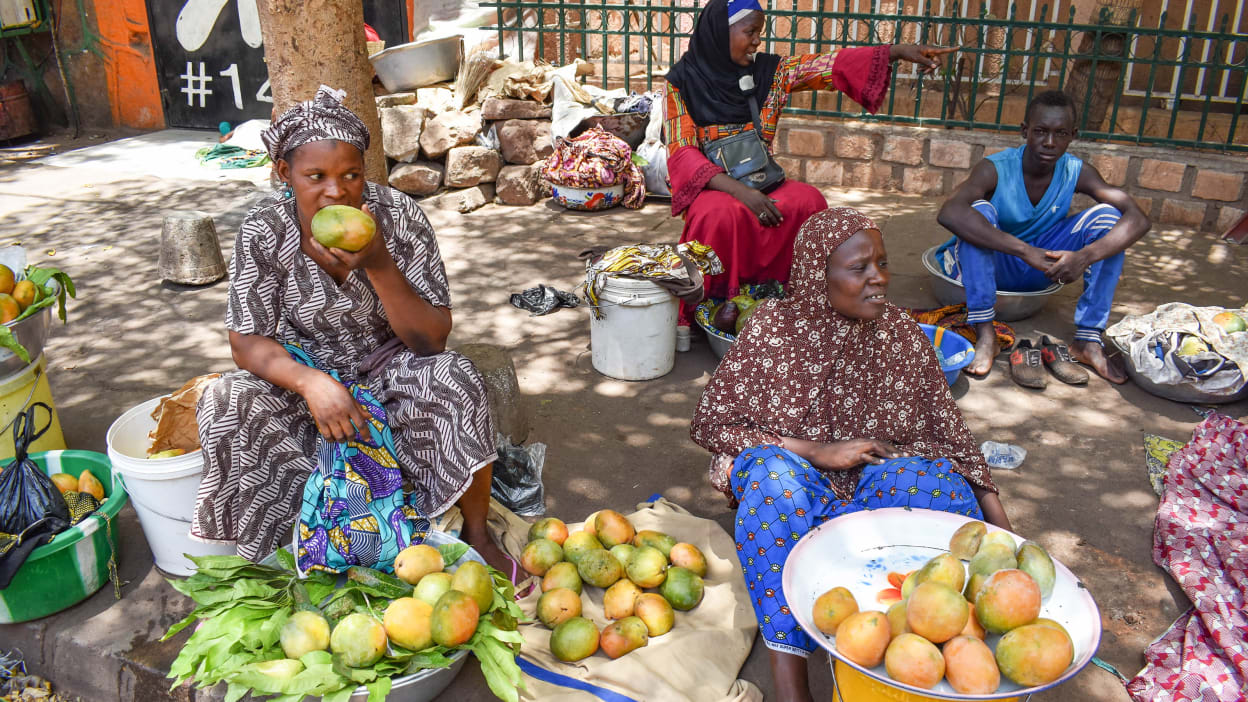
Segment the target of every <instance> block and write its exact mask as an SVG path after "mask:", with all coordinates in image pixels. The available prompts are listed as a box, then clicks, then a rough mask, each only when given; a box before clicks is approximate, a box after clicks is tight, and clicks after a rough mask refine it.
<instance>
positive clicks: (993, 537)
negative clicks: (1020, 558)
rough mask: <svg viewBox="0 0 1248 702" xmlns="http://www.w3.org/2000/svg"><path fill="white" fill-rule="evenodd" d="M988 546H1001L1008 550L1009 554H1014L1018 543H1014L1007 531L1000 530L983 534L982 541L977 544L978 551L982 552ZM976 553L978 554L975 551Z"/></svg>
mask: <svg viewBox="0 0 1248 702" xmlns="http://www.w3.org/2000/svg"><path fill="white" fill-rule="evenodd" d="M989 544H1001V545H1002V546H1004V547H1006V548H1008V549H1010V553H1014V551H1015V550H1016V549H1017V548H1018V543H1016V542H1015V541H1014V537H1013V536H1011V535H1010V533H1009V532H1008V531H1001V530H997V531H990V532H988V533H987V534H984V539H983V540H982V541H980V542H979V550H980V551H982V550H984V547H985V546H987V545H989ZM976 553H978V551H976Z"/></svg>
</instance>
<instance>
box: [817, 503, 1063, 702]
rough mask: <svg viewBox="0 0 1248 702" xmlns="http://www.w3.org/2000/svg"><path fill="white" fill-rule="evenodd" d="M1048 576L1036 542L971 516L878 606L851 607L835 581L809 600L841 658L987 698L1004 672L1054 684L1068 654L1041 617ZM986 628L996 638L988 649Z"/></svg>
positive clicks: (910, 681) (1058, 631)
mask: <svg viewBox="0 0 1248 702" xmlns="http://www.w3.org/2000/svg"><path fill="white" fill-rule="evenodd" d="M963 560H966V561H969V562H970V563H969V565H968V566H966V567H965V568H964V567H963V565H962V561H963ZM1056 577H1057V576H1056V570H1055V569H1054V565H1053V560H1052V559H1051V558H1050V557H1049V554H1048V553H1047V552H1046V551H1045V550H1044V548H1043V547H1042V546H1040V545H1039V544H1037V543H1035V542H1032V541H1024V542H1023V543H1022V544H1021V545H1017V546H1016V544H1015V542H1014V537H1013V536H1011V535H1010V534H1009V533H1007V532H1004V531H994V532H992V533H988V529H987V527H986V526H985V525H984V523H983V522H979V521H973V522H968V523H966V524H964V525H962V526H961V527H960V528H959V529H958V530H957V531H956V532H954V534H953V537H952V538H951V539H950V542H949V553H942V554H940V555H938V556H936V557H935V558H932V559H931V560H929V561H928V562H927V563H926V564H924V565H923V567H922V568H920V569H919V570H916V571H914V572H912V573H909V574H908V575H906V576H905V577H904V580H902V581H901V583H900V585H901V587H900V595H901V599H900V600H899V601H897V602H895V603H894V604H893V605H892V606H891V607H890V608H889V609H888V611H887V612H878V611H859V609H858V603H857V601H856V600H855V599H854V596H853V594H852V593H850V591H849V590H848V589H846V588H844V587H836V588H833V589H831V590H829V591H827V592H825V593H823V594H822V595H820V596H819V598H818V599H816V601H815V605H814V612H813V619H814V622H815V626H816V628H818V629H819V631H821V632H823V633H824V634H827V635H829V636H835V637H836V650H837V652H838V653H840V654H841V655H842V656H844V657H845V658H847V659H849V660H851V661H853V662H854V663H857V664H859V665H861V666H863V667H867V668H873V667H875V666H877V665H879V664H880V663H881V662H883V663H884V669H885V671H886V672H887V674H888V676H889V677H890V678H892V679H893V680H896V681H898V682H901V683H905V684H907V685H913V686H915V687H920V688H925V689H931V688H932V687H935V685H936V684H937V683H939V682H940V681H941V680H942V679H943V680H947V681H948V683H949V686H950V687H952V688H953V689H954V690H956V691H957V692H960V693H963V694H988V693H992V692H996V690H997V688H998V686H999V685H1000V683H1001V676H1002V675H1004V676H1005V677H1007V678H1009V679H1010V680H1012V681H1014V682H1015V683H1018V684H1019V685H1022V686H1024V687H1033V686H1036V685H1044V684H1047V683H1050V682H1052V681H1054V680H1056V679H1057V678H1058V677H1060V676H1061V674H1062V673H1063V672H1065V670H1066V668H1067V667H1068V666H1069V665H1070V664H1071V662H1072V661H1073V659H1074V643H1073V642H1072V640H1071V638H1070V635H1069V633H1067V631H1066V629H1065V628H1064V627H1063V626H1062V625H1061V624H1059V623H1058V622H1056V621H1054V620H1052V619H1046V618H1042V617H1040V608H1041V603H1042V602H1043V601H1044V600H1045V599H1047V598H1048V597H1049V595H1050V594H1051V593H1052V592H1053V585H1054V583H1055V581H1056ZM989 634H1000V635H1002V636H1001V638H1000V640H999V641H997V643H996V650H995V651H994V650H993V649H992V648H990V647H989V644H988V642H987V639H988V635H989ZM938 646H939V647H938Z"/></svg>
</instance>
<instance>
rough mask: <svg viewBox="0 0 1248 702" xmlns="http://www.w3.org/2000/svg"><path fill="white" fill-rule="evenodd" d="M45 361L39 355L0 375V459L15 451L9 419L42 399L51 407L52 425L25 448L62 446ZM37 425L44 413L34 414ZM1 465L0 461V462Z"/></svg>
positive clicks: (41, 355)
mask: <svg viewBox="0 0 1248 702" xmlns="http://www.w3.org/2000/svg"><path fill="white" fill-rule="evenodd" d="M47 367H48V362H47V359H46V358H45V357H44V355H43V354H39V358H37V359H35V360H34V362H33V363H31V364H30V365H28V366H26V367H25V368H23V369H22V370H20V371H18V372H16V373H14V374H13V375H10V376H9V377H7V378H0V460H3V461H8V460H9V459H11V458H13V456H14V455H15V454H16V453H17V452H16V451H15V450H14V449H13V421H14V420H15V419H17V416H18V415H19V414H21V413H22V412H25V411H26V410H27V409H28V408H29V407H30V406H31V405H32V404H34V403H36V402H42V403H44V404H45V405H47V406H48V407H51V408H52V425H51V426H49V427H48V430H47V431H45V432H44V433H43V436H40V437H39V438H38V439H35V441H34V443H32V444H31V445H30V446H29V447H28V448H27V451H29V452H30V453H34V452H36V451H56V450H58V449H63V448H65V435H64V434H62V433H61V418H60V417H58V416H57V414H56V403H54V402H53V401H52V388H51V387H50V386H49V385H48V374H47ZM35 420H36V422H37V425H39V426H41V425H42V422H43V421H45V420H44V414H43V412H42V411H39V412H38V414H37V415H36V417H35ZM0 465H2V464H0Z"/></svg>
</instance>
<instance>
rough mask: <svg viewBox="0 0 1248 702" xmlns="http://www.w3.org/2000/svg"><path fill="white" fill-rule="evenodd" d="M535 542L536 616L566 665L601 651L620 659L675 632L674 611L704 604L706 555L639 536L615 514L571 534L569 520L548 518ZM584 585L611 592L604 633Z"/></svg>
mask: <svg viewBox="0 0 1248 702" xmlns="http://www.w3.org/2000/svg"><path fill="white" fill-rule="evenodd" d="M528 537H529V541H528V544H527V545H526V546H525V547H524V551H523V552H522V553H521V554H520V565H521V567H523V568H524V569H525V570H526V571H528V572H529V573H531V574H532V575H536V576H539V577H541V578H542V596H541V597H540V598H539V599H538V601H537V618H538V620H539V621H541V623H542V624H544V625H545V626H546V627H547V628H549V629H552V630H553V632H552V634H551V637H550V651H551V653H552V654H554V656H555V658H558V659H559V660H561V661H564V662H565V663H571V662H574V661H579V660H581V659H583V658H587V657H589V656H592V655H593V654H594V653H596V652H597V651H598V649H600V648H601V649H602V651H603V653H605V654H606V655H607V656H609V657H610V658H613V659H614V658H619V657H620V656H623V655H624V654H626V653H628V652H630V651H634V650H636V649H638V648H641V647H643V646H645V645H646V644H647V643H648V642H649V640H650V637H653V636H662V635H663V634H666V633H667V632H669V631H671V629H672V627H673V626H674V625H675V622H676V612H675V610H680V611H688V610H691V609H693V608H694V607H697V606H698V604H699V603H701V602H702V595H703V591H704V584H703V580H702V579H703V578H704V577H705V576H706V556H704V555H703V554H702V551H701V550H699V549H698V547H697V546H694V545H693V544H689V543H682V542H677V541H676V540H675V539H674V538H672V537H671V536H668V535H667V534H664V533H662V532H658V531H652V530H642V531H637V530H635V529H634V527H633V525H632V523H631V522H629V520H628V518H627V517H625V516H624V515H622V514H620V513H619V512H616V511H615V510H610V509H604V510H602V511H600V512H595V513H594V514H591V515H590V516H589V518H588V519H586V520H585V528H584V529H583V530H581V531H576V532H573V533H571V534H569V533H568V527H567V524H565V523H564V522H563V521H561V520H559V519H556V518H553V517H547V518H546V519H542V520H540V521H538V522H536V523H534V524H533V526H532V527H531V528H530V529H529V535H528ZM585 585H589V586H592V587H599V588H603V589H605V590H606V592H605V594H604V595H603V598H602V605H603V610H604V613H605V615H606V617H607V619H609V620H611V622H610V623H608V624H607V625H606V626H605V627H603V628H602V629H601V631H600V630H599V628H598V625H597V624H595V623H594V622H593V621H591V620H590V619H588V618H586V617H584V616H581V615H582V608H581V593H582V590H583V587H584V586H585ZM647 590H652V591H651V592H647ZM653 590H657V592H656V591H653Z"/></svg>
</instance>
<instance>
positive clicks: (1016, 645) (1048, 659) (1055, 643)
mask: <svg viewBox="0 0 1248 702" xmlns="http://www.w3.org/2000/svg"><path fill="white" fill-rule="evenodd" d="M1074 657H1075V650H1074V647H1073V646H1071V644H1070V637H1069V636H1067V635H1066V634H1064V633H1062V632H1060V631H1058V630H1057V629H1054V628H1052V627H1049V626H1045V625H1042V624H1027V625H1024V626H1020V627H1018V628H1017V629H1013V630H1011V631H1009V632H1008V633H1006V635H1005V636H1002V637H1001V640H1000V641H999V642H997V655H996V658H997V666H998V667H999V668H1000V669H1001V673H1002V674H1003V675H1005V677H1007V678H1009V679H1010V680H1013V681H1014V682H1016V683H1018V684H1019V685H1022V686H1024V687H1034V686H1036V685H1047V684H1049V683H1051V682H1053V681H1054V680H1057V679H1058V678H1059V677H1061V676H1062V673H1064V672H1066V668H1067V667H1069V666H1070V663H1071V661H1073V660H1074Z"/></svg>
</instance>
